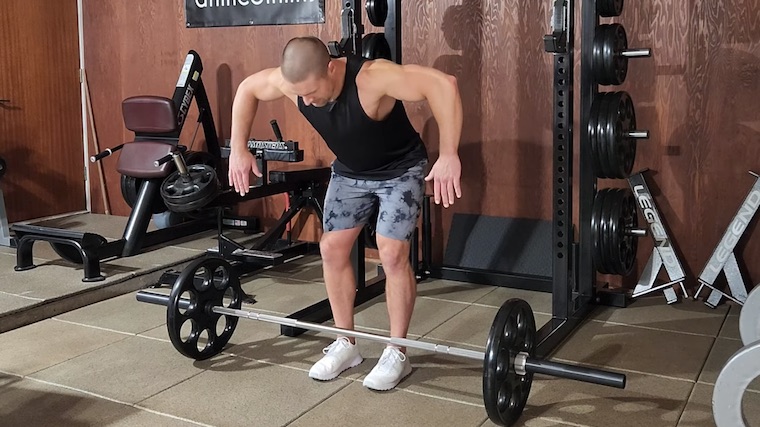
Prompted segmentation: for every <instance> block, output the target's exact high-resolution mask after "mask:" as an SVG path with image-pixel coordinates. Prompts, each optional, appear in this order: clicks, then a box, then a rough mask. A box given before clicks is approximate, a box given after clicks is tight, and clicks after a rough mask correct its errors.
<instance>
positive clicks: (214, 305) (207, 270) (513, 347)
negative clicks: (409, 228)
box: [137, 256, 626, 426]
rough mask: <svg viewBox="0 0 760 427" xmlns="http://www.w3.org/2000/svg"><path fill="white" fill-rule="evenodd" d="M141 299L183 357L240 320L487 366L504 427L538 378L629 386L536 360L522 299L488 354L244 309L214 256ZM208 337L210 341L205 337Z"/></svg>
mask: <svg viewBox="0 0 760 427" xmlns="http://www.w3.org/2000/svg"><path fill="white" fill-rule="evenodd" d="M137 300H138V301H141V302H147V303H152V304H158V305H164V306H167V313H166V326H167V328H168V332H169V338H170V339H171V342H172V344H173V345H174V347H175V348H176V349H177V350H178V351H179V352H180V353H181V354H183V355H184V356H186V357H189V358H191V359H195V360H203V359H208V358H210V357H213V356H215V355H217V354H219V353H220V352H221V351H222V349H223V348H224V346H225V345H227V342H228V341H229V339H230V337H232V334H233V332H234V330H235V327H236V326H237V322H238V319H240V318H246V319H253V320H260V321H263V322H268V323H275V324H279V325H285V326H292V327H296V328H301V329H309V330H315V331H320V332H326V333H331V334H340V335H345V336H352V337H356V338H362V339H367V340H372V341H379V342H385V343H388V344H395V345H398V346H402V347H411V348H416V349H420V350H425V351H430V352H434V353H444V354H449V355H452V356H457V357H464V358H467V359H474V360H479V361H482V362H483V400H484V402H485V408H486V411H487V413H488V416H489V417H490V418H491V420H492V421H493V422H495V423H497V424H499V425H504V426H510V425H512V424H513V423H514V422H515V421H517V419H518V418H519V417H520V414H521V413H522V411H523V409H524V408H525V404H526V402H527V401H528V395H529V394H530V387H531V383H532V380H533V374H545V375H550V376H554V377H560V378H568V379H572V380H577V381H584V382H588V383H593V384H599V385H605V386H610V387H616V388H625V383H626V377H625V375H622V374H618V373H613V372H607V371H602V370H598V369H591V368H585V367H579V366H573V365H568V364H564V363H557V362H552V361H548V360H541V359H538V358H535V357H534V349H535V343H536V325H535V320H534V318H533V311H532V310H531V308H530V305H528V303H527V302H525V301H523V300H520V299H510V300H508V301H506V302H505V303H504V304H503V305H502V306H501V308H500V309H499V311H498V313H497V314H496V318H495V319H494V321H493V324H492V325H491V330H490V332H489V334H488V341H487V344H486V351H485V353H483V352H479V351H474V350H469V349H464V348H456V347H449V346H446V345H441V344H435V343H429V342H424V341H417V340H411V339H406V338H394V337H387V336H381V335H375V334H370V333H365V332H358V331H351V330H344V329H340V328H334V327H330V326H324V325H320V324H314V323H308V322H303V321H299V320H296V319H292V318H285V317H278V316H272V315H268V314H263V313H257V312H254V311H247V310H242V309H241V308H242V301H243V290H242V288H241V287H240V282H239V279H238V275H237V274H235V271H234V269H233V267H232V265H231V264H230V263H228V262H227V261H226V260H224V259H222V258H218V257H213V256H210V257H206V258H200V259H197V260H195V261H193V262H192V263H190V264H189V265H188V266H187V267H186V268H185V269H184V270H183V271H182V273H181V274H180V275H179V276H178V277H177V279H176V281H175V282H174V285H173V287H172V290H171V293H170V294H169V296H166V295H162V294H160V293H156V292H151V291H140V292H138V293H137ZM188 322H189V323H188ZM186 324H188V325H189V326H190V328H187V327H186V328H185V330H186V329H190V331H189V333H184V334H183V326H185V325H186ZM183 335H184V336H183ZM203 335H205V337H204V338H205V340H200V338H201V336H203ZM202 341H205V342H202Z"/></svg>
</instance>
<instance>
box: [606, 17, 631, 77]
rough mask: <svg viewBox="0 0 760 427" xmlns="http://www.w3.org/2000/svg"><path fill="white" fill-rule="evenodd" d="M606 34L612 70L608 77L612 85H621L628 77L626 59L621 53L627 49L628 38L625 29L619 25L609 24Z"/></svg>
mask: <svg viewBox="0 0 760 427" xmlns="http://www.w3.org/2000/svg"><path fill="white" fill-rule="evenodd" d="M607 34H608V37H609V40H610V42H611V43H612V52H613V56H612V68H611V70H610V71H611V72H610V77H612V84H613V85H621V84H623V82H624V81H625V78H626V76H627V75H628V57H627V56H623V51H625V50H627V49H628V37H627V36H626V33H625V27H623V26H622V25H621V24H609V28H608V30H607Z"/></svg>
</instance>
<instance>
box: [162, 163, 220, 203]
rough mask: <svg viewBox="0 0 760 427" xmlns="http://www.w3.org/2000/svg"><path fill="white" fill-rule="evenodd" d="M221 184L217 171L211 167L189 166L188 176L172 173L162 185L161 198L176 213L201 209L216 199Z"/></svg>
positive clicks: (177, 172) (176, 172)
mask: <svg viewBox="0 0 760 427" xmlns="http://www.w3.org/2000/svg"><path fill="white" fill-rule="evenodd" d="M218 191H219V182H218V180H217V176H216V170H214V168H212V167H211V166H209V165H203V164H195V165H187V174H186V175H183V174H181V173H179V171H175V172H172V174H171V175H169V176H168V177H166V179H164V181H163V182H162V183H161V197H162V198H163V200H164V203H165V204H166V206H168V207H169V209H171V210H172V211H174V212H190V211H194V210H196V209H200V208H202V207H204V206H206V205H207V204H208V203H210V202H211V201H212V200H214V198H216V196H217V194H218Z"/></svg>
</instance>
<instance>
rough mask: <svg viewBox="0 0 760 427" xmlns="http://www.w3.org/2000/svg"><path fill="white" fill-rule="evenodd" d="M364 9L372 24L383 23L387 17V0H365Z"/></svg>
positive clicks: (379, 24) (381, 24)
mask: <svg viewBox="0 0 760 427" xmlns="http://www.w3.org/2000/svg"><path fill="white" fill-rule="evenodd" d="M366 9H367V18H369V22H370V23H371V24H372V25H374V26H376V27H382V26H384V25H385V19H386V18H387V17H388V0H367V4H366Z"/></svg>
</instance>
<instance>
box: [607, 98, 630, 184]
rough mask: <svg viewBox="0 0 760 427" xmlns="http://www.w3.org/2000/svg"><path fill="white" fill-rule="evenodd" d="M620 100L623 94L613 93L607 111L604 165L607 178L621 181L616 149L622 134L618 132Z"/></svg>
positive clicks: (620, 113)
mask: <svg viewBox="0 0 760 427" xmlns="http://www.w3.org/2000/svg"><path fill="white" fill-rule="evenodd" d="M622 98H623V92H615V93H614V94H613V95H612V98H611V99H610V104H609V109H608V110H607V132H606V133H605V139H606V141H605V147H606V148H607V157H606V159H605V163H606V165H607V178H613V179H622V178H625V176H622V173H621V172H620V167H619V163H620V162H619V161H618V157H617V156H618V154H617V153H618V149H619V146H620V142H621V141H620V139H621V136H622V132H620V121H621V118H622V117H621V116H622V115H623V114H624V112H622V111H621V110H622V105H621V102H622Z"/></svg>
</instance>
